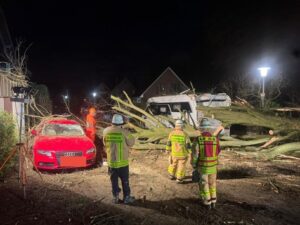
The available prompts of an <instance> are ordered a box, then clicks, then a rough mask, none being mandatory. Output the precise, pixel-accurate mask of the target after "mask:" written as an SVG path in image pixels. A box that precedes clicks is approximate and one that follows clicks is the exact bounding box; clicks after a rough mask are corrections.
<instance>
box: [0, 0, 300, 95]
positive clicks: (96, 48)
mask: <svg viewBox="0 0 300 225" xmlns="http://www.w3.org/2000/svg"><path fill="white" fill-rule="evenodd" d="M212 2H213V3H212ZM230 2H231V1H209V0H197V1H183V0H161V1H153V0H152V1H147V0H143V1H135V2H134V1H78V2H77V1H62V0H60V1H55V0H51V1H46V0H43V1H38V0H37V1H30V0H26V1H23V0H19V1H16V0H0V5H1V6H2V8H3V10H4V12H5V14H6V17H7V22H8V25H9V28H10V31H11V34H12V36H13V38H14V39H16V38H22V39H23V40H26V41H27V43H28V44H29V43H32V44H33V45H32V47H31V49H30V51H29V64H28V65H29V70H30V71H31V72H32V81H35V82H39V83H44V84H46V85H47V86H48V87H49V88H50V91H51V95H52V96H53V97H55V96H58V95H61V93H62V92H63V91H64V90H66V89H68V90H69V92H70V93H71V94H72V95H75V96H78V97H79V94H80V95H84V94H89V93H90V92H91V91H92V90H93V88H94V87H95V86H97V85H98V84H99V83H100V82H102V81H103V82H105V83H107V85H108V86H109V87H111V88H112V87H113V86H114V85H115V84H116V82H118V80H120V79H122V78H123V77H128V78H129V79H130V80H132V81H133V82H134V84H135V85H136V86H137V87H138V90H139V91H142V90H143V88H145V87H146V86H147V85H148V84H149V83H150V82H151V81H152V80H154V79H155V78H156V77H157V76H158V75H159V74H160V73H161V72H162V71H163V70H164V69H165V68H166V67H167V66H171V67H172V68H173V69H174V70H175V71H176V72H177V74H178V75H180V76H181V77H182V79H183V80H184V81H186V82H187V83H188V82H189V81H192V82H193V83H194V85H195V86H196V87H197V89H198V90H200V91H201V90H205V89H209V88H211V87H214V86H216V85H217V84H218V82H220V80H221V79H222V78H223V77H226V76H231V75H233V74H236V73H253V75H254V76H255V75H257V71H256V68H257V66H259V65H263V64H264V65H268V66H270V67H272V73H279V72H282V73H284V74H286V76H288V77H289V78H290V79H292V80H293V81H294V84H299V83H300V79H299V76H300V74H299V69H300V66H299V64H300V58H299V57H300V1H297V0H295V1H289V0H285V1H275V0H273V1H269V0H265V1H263V0H261V1H254V0H251V1H248V0H243V1H232V2H231V3H230ZM298 2H299V3H298Z"/></svg>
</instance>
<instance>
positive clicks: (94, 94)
mask: <svg viewBox="0 0 300 225" xmlns="http://www.w3.org/2000/svg"><path fill="white" fill-rule="evenodd" d="M92 96H93V98H94V106H95V105H96V97H97V93H96V92H95V91H94V92H93V93H92Z"/></svg>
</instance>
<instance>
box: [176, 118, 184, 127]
mask: <svg viewBox="0 0 300 225" xmlns="http://www.w3.org/2000/svg"><path fill="white" fill-rule="evenodd" d="M175 126H176V127H180V128H183V121H182V120H176V121H175Z"/></svg>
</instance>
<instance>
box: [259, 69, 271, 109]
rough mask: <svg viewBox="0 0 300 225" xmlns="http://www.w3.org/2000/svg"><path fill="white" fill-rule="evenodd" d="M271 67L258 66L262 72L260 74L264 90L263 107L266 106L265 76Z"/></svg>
mask: <svg viewBox="0 0 300 225" xmlns="http://www.w3.org/2000/svg"><path fill="white" fill-rule="evenodd" d="M270 69H271V68H270V67H260V68H258V70H259V72H260V76H261V78H262V92H261V94H260V98H261V107H262V108H264V107H265V97H266V94H265V77H266V76H267V75H268V72H269V70H270Z"/></svg>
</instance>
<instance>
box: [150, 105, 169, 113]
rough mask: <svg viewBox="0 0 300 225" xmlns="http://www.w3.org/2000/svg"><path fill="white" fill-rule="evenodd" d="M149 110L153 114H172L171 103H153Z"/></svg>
mask: <svg viewBox="0 0 300 225" xmlns="http://www.w3.org/2000/svg"><path fill="white" fill-rule="evenodd" d="M149 110H150V111H151V112H152V113H153V115H171V112H170V108H169V105H167V104H151V105H150V106H149Z"/></svg>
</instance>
